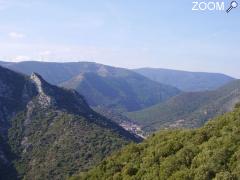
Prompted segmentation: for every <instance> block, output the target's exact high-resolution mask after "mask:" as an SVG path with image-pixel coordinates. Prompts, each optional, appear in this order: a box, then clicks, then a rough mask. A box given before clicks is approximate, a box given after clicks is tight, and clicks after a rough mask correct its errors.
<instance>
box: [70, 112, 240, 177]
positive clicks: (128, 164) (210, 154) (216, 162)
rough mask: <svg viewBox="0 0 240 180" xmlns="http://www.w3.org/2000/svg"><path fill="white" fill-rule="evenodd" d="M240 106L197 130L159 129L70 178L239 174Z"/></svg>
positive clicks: (236, 175) (220, 175)
mask: <svg viewBox="0 0 240 180" xmlns="http://www.w3.org/2000/svg"><path fill="white" fill-rule="evenodd" d="M239 132H240V109H239V108H238V109H235V110H234V112H231V113H228V114H225V115H223V116H221V117H218V118H216V119H215V120H213V121H210V122H209V123H207V124H206V125H205V126H204V127H203V128H200V129H196V130H172V131H162V132H159V133H157V134H155V135H153V136H152V137H150V138H149V139H148V140H146V141H144V142H143V143H140V144H138V145H136V144H132V145H129V146H127V147H126V148H124V149H123V150H121V151H119V152H118V153H115V154H114V155H113V156H111V157H109V158H107V159H106V160H104V161H103V162H102V163H101V164H100V165H99V166H97V167H95V168H93V169H92V170H90V171H89V172H87V173H85V174H81V175H80V176H78V177H75V178H72V180H78V179H81V180H84V179H87V180H93V179H99V180H105V179H119V180H123V179H161V180H176V179H177V180H190V179H196V180H209V179H216V180H220V179H225V180H226V179H229V180H230V179H231V180H238V179H239V177H240V165H239V160H240V159H239V157H240V136H239Z"/></svg>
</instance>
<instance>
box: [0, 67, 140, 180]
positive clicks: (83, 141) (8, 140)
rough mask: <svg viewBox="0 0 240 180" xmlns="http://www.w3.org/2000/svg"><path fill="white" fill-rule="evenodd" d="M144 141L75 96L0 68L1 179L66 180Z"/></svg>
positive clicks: (73, 92)
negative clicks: (133, 144)
mask: <svg viewBox="0 0 240 180" xmlns="http://www.w3.org/2000/svg"><path fill="white" fill-rule="evenodd" d="M140 140H141V138H138V137H136V136H135V135H133V134H131V133H129V132H128V131H126V130H124V129H123V128H121V127H120V126H118V125H117V124H116V123H114V122H112V121H111V120H109V119H107V118H105V117H103V116H101V115H99V114H98V113H96V112H94V111H93V110H92V109H91V108H90V107H89V106H88V104H87V103H86V102H85V100H84V98H83V97H82V96H81V95H79V94H78V93H77V92H76V91H74V90H66V89H62V88H59V87H56V86H53V85H51V84H49V83H47V82H46V81H45V80H44V79H42V78H41V76H39V75H38V74H32V75H31V76H24V75H21V74H18V73H15V72H13V71H10V70H8V69H5V68H2V67H0V179H4V180H7V179H10V180H14V179H26V180H32V179H36V180H41V179H43V180H45V179H53V180H54V179H66V178H67V177H68V176H70V175H72V174H75V173H79V172H81V171H83V170H86V169H89V168H90V167H92V166H93V165H96V164H98V163H99V162H100V161H101V160H102V159H103V158H104V157H106V156H107V155H109V154H110V153H111V152H113V151H115V150H117V149H119V148H120V147H122V146H124V145H126V144H127V143H129V142H130V141H136V142H138V141H140Z"/></svg>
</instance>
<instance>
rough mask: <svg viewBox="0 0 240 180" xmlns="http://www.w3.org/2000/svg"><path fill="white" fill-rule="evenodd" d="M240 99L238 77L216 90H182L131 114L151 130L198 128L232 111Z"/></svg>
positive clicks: (146, 128) (130, 115)
mask: <svg viewBox="0 0 240 180" xmlns="http://www.w3.org/2000/svg"><path fill="white" fill-rule="evenodd" d="M238 102H240V80H235V81H232V82H230V83H228V84H226V85H224V86H222V87H220V88H219V89H217V90H215V91H205V92H189V93H181V94H179V95H177V96H175V97H173V98H171V99H169V100H168V101H166V102H163V103H159V104H158V105H154V106H152V107H149V108H146V109H144V110H141V111H137V112H132V113H129V114H128V116H129V118H131V119H133V120H135V121H137V122H138V123H140V124H141V125H142V126H143V127H144V129H145V130H147V131H150V132H151V131H155V130H159V129H161V128H194V127H199V126H202V125H203V124H204V123H205V122H206V121H207V120H208V119H210V118H213V117H215V116H217V115H221V114H223V113H225V112H228V111H231V110H232V108H233V107H234V105H235V104H236V103H238Z"/></svg>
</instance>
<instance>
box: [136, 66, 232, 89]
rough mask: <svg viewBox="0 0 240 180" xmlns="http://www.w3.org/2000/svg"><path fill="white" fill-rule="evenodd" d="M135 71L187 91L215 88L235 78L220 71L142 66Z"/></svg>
mask: <svg viewBox="0 0 240 180" xmlns="http://www.w3.org/2000/svg"><path fill="white" fill-rule="evenodd" d="M134 71H135V72H137V73H139V74H142V75H144V76H146V77H148V78H149V79H151V80H154V81H157V82H159V83H165V84H168V85H171V86H174V87H177V88H178V89H180V90H182V91H186V92H195V91H206V90H215V89H217V88H219V87H221V86H223V85H224V84H226V83H228V82H230V81H232V80H234V78H232V77H230V76H227V75H225V74H219V73H203V72H187V71H178V70H170V69H160V68H140V69H135V70H134Z"/></svg>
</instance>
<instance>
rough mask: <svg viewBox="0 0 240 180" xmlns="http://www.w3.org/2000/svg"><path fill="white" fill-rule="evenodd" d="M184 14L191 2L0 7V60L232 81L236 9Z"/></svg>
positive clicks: (115, 0)
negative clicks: (196, 74) (92, 64)
mask: <svg viewBox="0 0 240 180" xmlns="http://www.w3.org/2000/svg"><path fill="white" fill-rule="evenodd" d="M214 1H215V0H214ZM206 2H208V1H206ZM224 2H225V3H226V6H228V3H229V2H230V1H227V0H225V1H224ZM191 9H192V1H191V0H171V1H161V0H0V49H1V50H0V59H2V60H11V61H21V60H43V61H61V62H62V61H82V60H84V61H86V60H87V61H96V62H98V63H104V64H109V65H114V66H120V67H126V68H136V67H159V68H172V69H182V70H192V71H209V72H223V73H227V74H230V75H233V76H235V77H238V78H240V70H239V68H240V46H239V44H240V21H239V17H240V8H237V9H234V10H233V11H232V12H231V13H230V14H226V13H225V12H224V11H223V12H222V11H221V12H217V11H213V12H193V11H192V10H191Z"/></svg>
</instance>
